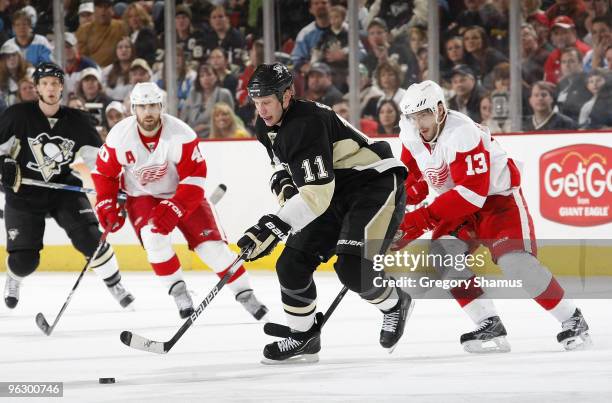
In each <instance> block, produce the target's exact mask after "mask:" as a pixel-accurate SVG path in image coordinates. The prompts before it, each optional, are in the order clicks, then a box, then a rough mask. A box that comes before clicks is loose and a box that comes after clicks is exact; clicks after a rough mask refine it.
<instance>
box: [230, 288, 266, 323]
mask: <svg viewBox="0 0 612 403" xmlns="http://www.w3.org/2000/svg"><path fill="white" fill-rule="evenodd" d="M236 301H238V302H240V303H241V304H242V306H243V307H244V309H246V311H247V312H248V313H250V314H251V315H253V317H254V318H255V319H257V320H262V319H263V321H264V322H268V316H267V313H268V311H269V309H268V307H266V306H265V305H264V304H262V303H261V302H259V300H258V299H257V297H256V296H255V293H254V292H253V290H251V289H248V290H244V291H240V292H239V293H238V294H236Z"/></svg>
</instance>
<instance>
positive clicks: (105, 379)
mask: <svg viewBox="0 0 612 403" xmlns="http://www.w3.org/2000/svg"><path fill="white" fill-rule="evenodd" d="M99 382H100V383H115V378H100V380H99Z"/></svg>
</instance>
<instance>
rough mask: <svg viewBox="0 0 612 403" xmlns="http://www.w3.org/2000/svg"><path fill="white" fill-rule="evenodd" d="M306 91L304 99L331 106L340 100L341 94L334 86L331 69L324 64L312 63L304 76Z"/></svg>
mask: <svg viewBox="0 0 612 403" xmlns="http://www.w3.org/2000/svg"><path fill="white" fill-rule="evenodd" d="M306 82H307V90H306V93H305V94H304V98H306V99H309V100H311V101H315V102H320V103H322V104H325V105H327V106H330V107H331V106H332V105H333V104H335V103H336V102H338V101H339V100H341V99H342V93H341V92H340V91H339V90H338V88H336V87H335V86H334V84H333V83H332V79H331V69H330V68H329V66H328V65H327V64H325V63H321V62H319V63H314V64H313V65H312V66H310V71H309V72H308V74H307V75H306Z"/></svg>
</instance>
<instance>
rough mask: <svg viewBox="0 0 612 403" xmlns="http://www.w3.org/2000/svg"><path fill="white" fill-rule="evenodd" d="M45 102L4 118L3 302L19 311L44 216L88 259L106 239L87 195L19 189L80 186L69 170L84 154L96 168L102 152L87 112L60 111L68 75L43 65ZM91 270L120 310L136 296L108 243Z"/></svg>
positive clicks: (0, 120) (38, 77)
mask: <svg viewBox="0 0 612 403" xmlns="http://www.w3.org/2000/svg"><path fill="white" fill-rule="evenodd" d="M33 76H34V83H35V85H36V89H37V91H38V94H39V97H40V100H39V101H35V102H24V103H19V104H15V105H13V106H11V107H10V108H8V109H7V110H6V111H5V112H4V113H3V114H2V116H0V175H1V180H2V185H3V186H4V190H5V192H6V205H5V209H4V213H5V214H4V222H5V226H6V243H7V244H6V249H7V252H8V258H7V261H6V273H7V276H6V285H5V290H4V301H5V303H6V305H7V306H8V307H9V308H15V306H16V305H17V302H18V301H19V288H20V285H21V282H22V280H23V279H24V278H25V277H27V276H28V275H30V274H32V273H33V272H34V271H35V270H36V268H37V267H38V265H39V259H40V250H41V249H42V248H43V235H44V231H45V216H47V215H50V216H51V217H53V218H54V219H55V221H56V222H57V224H58V225H59V226H60V227H62V228H63V229H64V230H65V231H66V234H67V235H68V237H69V238H70V240H71V241H72V244H73V245H74V247H75V248H77V249H78V250H79V252H81V253H82V254H83V255H85V256H90V255H91V254H93V253H94V251H95V250H96V247H97V246H98V243H99V241H100V238H101V233H100V230H99V229H98V220H97V218H96V216H95V214H94V212H93V209H92V207H91V204H90V203H89V200H88V199H87V197H86V196H85V195H84V194H82V193H73V192H67V191H63V190H54V189H47V188H41V187H35V186H27V185H22V184H21V178H30V179H36V180H41V181H45V182H56V183H63V184H69V185H75V186H82V182H81V180H80V179H78V178H77V177H76V176H74V175H73V173H72V170H71V169H70V164H71V163H72V162H73V161H74V159H75V156H76V155H77V154H80V155H81V157H82V158H83V160H84V161H85V162H86V163H88V165H90V166H93V165H94V164H95V158H96V155H97V151H98V148H99V147H100V146H101V145H102V140H101V139H100V137H99V135H98V133H97V132H96V128H95V126H94V125H93V122H92V120H91V117H90V116H89V115H88V113H87V112H83V111H80V110H77V109H73V108H67V107H64V106H61V105H60V100H61V94H62V90H63V85H64V72H63V70H62V69H61V68H60V67H59V66H57V65H55V64H53V63H41V64H39V65H38V66H37V67H36V69H35V71H34V74H33ZM90 267H91V268H93V270H94V271H95V272H96V273H97V274H98V275H99V276H100V277H102V278H103V279H104V282H105V283H106V285H107V287H108V288H109V291H110V292H111V294H112V295H113V297H115V299H116V300H117V301H118V302H119V304H121V306H122V307H127V306H128V305H130V304H131V303H132V301H133V300H134V297H133V296H132V294H131V293H129V292H128V291H126V290H125V288H124V287H123V285H122V284H121V275H120V273H119V270H118V266H117V259H116V258H115V254H114V252H113V249H112V248H111V246H110V245H109V244H108V243H106V244H104V246H103V247H102V248H101V250H100V253H99V254H98V256H96V257H94V259H93V260H92V262H91V264H90Z"/></svg>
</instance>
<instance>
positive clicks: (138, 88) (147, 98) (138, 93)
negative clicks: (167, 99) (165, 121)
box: [130, 82, 165, 114]
mask: <svg viewBox="0 0 612 403" xmlns="http://www.w3.org/2000/svg"><path fill="white" fill-rule="evenodd" d="M149 104H161V106H162V110H163V109H164V106H165V105H164V92H163V91H162V90H161V88H159V87H158V86H157V84H155V83H151V82H147V83H138V84H136V85H135V86H134V88H133V89H132V92H131V93H130V107H131V109H132V113H133V114H135V113H136V105H149Z"/></svg>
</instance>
